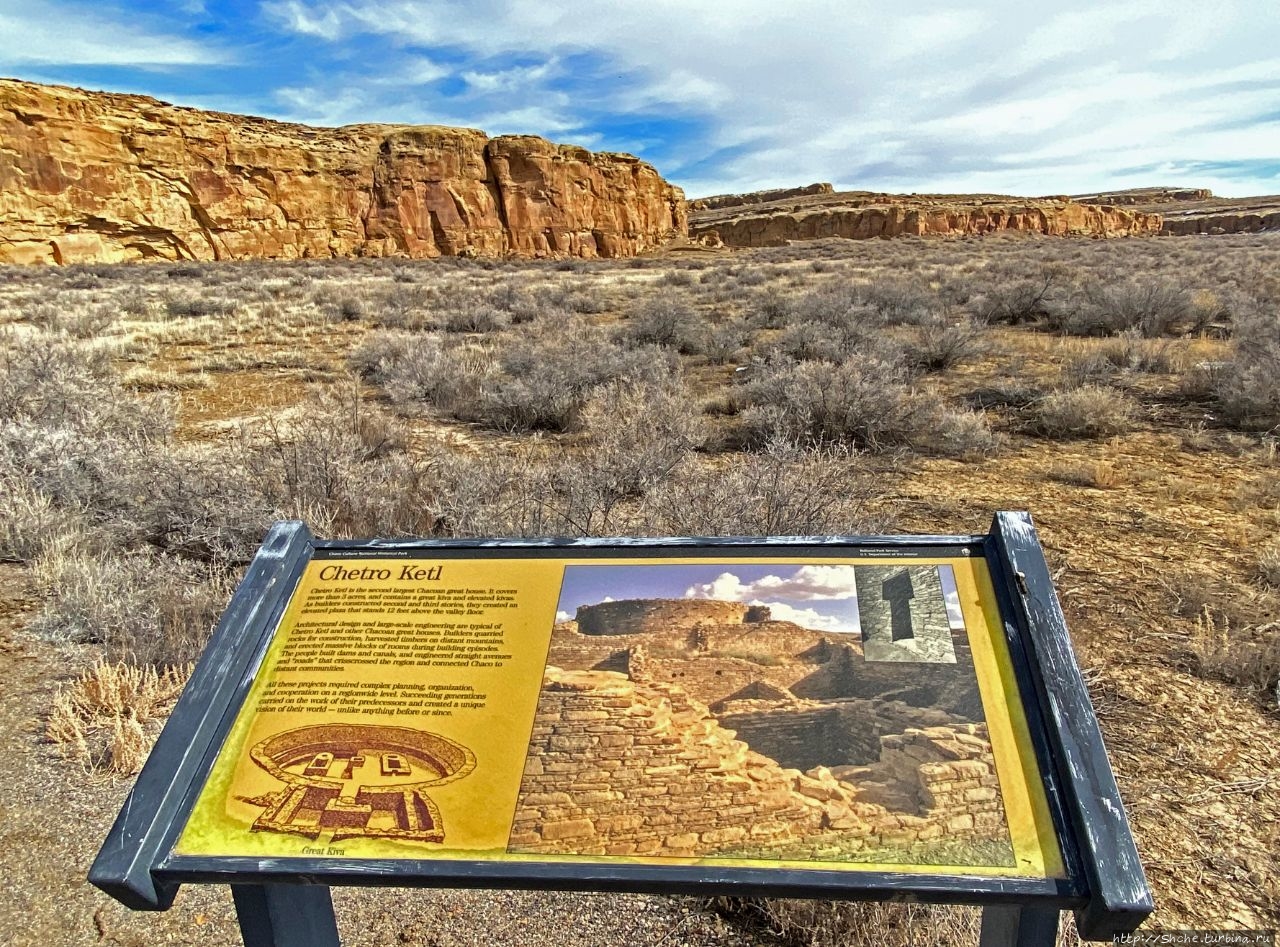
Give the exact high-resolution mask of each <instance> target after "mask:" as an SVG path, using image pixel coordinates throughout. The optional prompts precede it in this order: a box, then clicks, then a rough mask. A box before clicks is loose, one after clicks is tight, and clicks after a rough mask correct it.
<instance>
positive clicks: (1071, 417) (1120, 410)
mask: <svg viewBox="0 0 1280 947" xmlns="http://www.w3.org/2000/svg"><path fill="white" fill-rule="evenodd" d="M1032 411H1033V418H1034V419H1033V422H1032V423H1033V427H1034V429H1035V430H1036V431H1037V432H1038V433H1040V434H1042V435H1044V436H1045V437H1099V436H1102V435H1106V434H1119V433H1121V432H1123V431H1127V430H1129V428H1130V427H1131V426H1132V424H1133V420H1134V415H1135V414H1136V413H1137V410H1136V405H1135V404H1134V402H1133V399H1132V398H1130V397H1129V396H1128V395H1126V394H1124V392H1121V391H1117V390H1116V389H1114V388H1104V387H1102V386H1099V385H1082V386H1080V387H1079V388H1068V389H1066V390H1064V391H1056V392H1053V393H1051V394H1048V395H1045V396H1044V397H1043V398H1041V399H1040V401H1038V402H1037V403H1036V404H1035V406H1034V407H1033V409H1032Z"/></svg>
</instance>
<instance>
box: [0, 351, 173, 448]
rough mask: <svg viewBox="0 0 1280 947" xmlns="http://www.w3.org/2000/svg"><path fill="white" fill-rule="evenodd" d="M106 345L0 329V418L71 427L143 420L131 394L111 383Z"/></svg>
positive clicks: (141, 423)
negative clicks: (1, 330) (135, 407)
mask: <svg viewBox="0 0 1280 947" xmlns="http://www.w3.org/2000/svg"><path fill="white" fill-rule="evenodd" d="M111 356H112V349H111V348H110V347H109V346H107V345H104V344H101V343H97V342H91V341H85V340H79V339H72V338H69V337H66V336H61V335H48V334H44V333H25V332H17V331H14V330H9V331H5V332H3V333H0V421H16V422H28V423H33V424H38V425H44V426H60V427H69V428H74V429H77V430H85V429H89V428H95V427H101V426H103V425H107V426H109V427H110V428H111V430H112V431H113V433H117V434H122V435H123V434H127V433H128V432H130V431H131V430H137V429H140V428H143V427H145V426H146V422H148V421H149V420H150V418H149V417H148V418H139V417H138V416H137V414H136V412H135V410H134V406H135V405H136V401H135V399H133V398H132V397H130V396H129V395H127V394H125V393H124V392H122V391H121V390H120V388H119V386H118V385H117V384H116V380H115V374H114V370H113V368H112V366H111Z"/></svg>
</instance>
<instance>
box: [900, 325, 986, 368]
mask: <svg viewBox="0 0 1280 947" xmlns="http://www.w3.org/2000/svg"><path fill="white" fill-rule="evenodd" d="M989 348H990V344H989V343H988V341H987V338H986V336H985V335H984V334H983V331H982V327H981V326H980V325H979V324H977V323H975V322H974V321H973V320H972V319H967V318H961V319H950V318H947V317H946V316H943V315H940V314H939V315H937V316H935V318H934V319H933V320H932V321H930V322H927V323H925V324H924V325H922V326H921V328H920V330H919V331H917V332H916V333H915V334H914V335H913V336H912V340H911V344H910V346H909V347H908V349H907V358H908V359H909V360H910V362H911V364H912V365H914V366H915V367H916V368H918V369H920V370H921V371H926V372H938V371H942V370H943V369H947V368H950V367H951V366H953V365H956V364H959V363H961V362H964V361H966V360H968V359H971V358H976V357H977V356H979V355H982V354H984V353H985V352H986V351H988V349H989Z"/></svg>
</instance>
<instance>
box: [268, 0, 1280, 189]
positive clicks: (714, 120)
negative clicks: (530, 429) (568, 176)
mask: <svg viewBox="0 0 1280 947" xmlns="http://www.w3.org/2000/svg"><path fill="white" fill-rule="evenodd" d="M267 9H268V10H269V11H270V12H271V14H272V15H273V16H274V17H275V18H276V20H277V22H278V23H280V24H281V25H282V26H284V27H285V28H286V29H289V30H292V31H293V32H296V33H300V34H304V35H307V36H312V37H319V38H323V39H327V40H330V41H332V42H334V43H335V44H338V43H345V42H347V41H348V40H349V39H350V38H351V37H353V36H354V35H356V34H371V35H375V36H378V37H380V38H381V39H382V40H383V41H385V43H386V45H387V46H388V47H389V48H395V49H406V48H411V47H427V48H441V47H447V48H449V49H450V50H453V51H455V52H461V53H462V54H463V55H464V56H466V57H470V61H471V62H474V63H475V65H468V66H467V67H465V68H464V70H463V71H465V72H467V73H468V75H469V81H470V82H471V86H472V92H473V93H474V94H476V95H480V96H485V95H487V96H490V98H491V97H493V96H499V95H500V96H505V97H507V98H508V100H509V101H506V102H503V103H502V104H500V105H499V104H496V103H494V102H493V101H491V100H490V99H485V100H484V101H483V102H480V103H474V104H476V105H477V106H478V107H477V109H476V111H475V113H474V115H473V116H472V117H471V118H470V119H464V121H463V123H464V124H471V125H476V124H480V125H481V127H483V123H482V121H481V119H482V118H484V117H490V116H492V117H495V118H498V119H500V120H503V121H505V122H507V123H508V124H510V125H516V124H519V123H524V122H528V123H535V124H532V125H531V126H530V127H521V128H519V129H517V128H511V129H509V130H521V131H527V132H535V133H536V132H541V133H544V134H563V133H566V132H573V131H574V130H575V129H577V128H584V127H590V116H591V115H592V114H595V115H599V114H614V115H619V116H627V115H631V114H643V115H646V116H648V117H649V118H650V119H655V118H656V120H657V121H659V122H660V121H661V119H662V118H664V117H666V118H681V119H682V120H684V124H685V125H686V126H688V125H690V124H693V125H696V126H697V127H699V128H700V129H701V130H702V131H701V134H700V135H697V136H695V137H692V138H690V139H688V140H682V141H678V142H673V143H666V145H665V147H663V148H660V149H658V148H655V151H659V152H661V153H663V154H664V155H665V160H664V161H663V162H662V164H661V170H663V171H664V173H666V174H667V175H668V176H669V177H672V178H673V179H675V181H676V183H679V184H682V185H684V186H685V187H686V189H687V190H688V191H689V192H690V194H691V195H692V196H697V195H698V194H699V193H705V192H707V191H712V190H728V189H734V190H740V189H746V188H751V187H764V186H777V185H786V184H796V183H806V182H808V181H812V180H829V181H833V182H834V183H836V184H837V185H840V186H845V187H869V188H885V189H896V190H942V191H964V190H997V191H1005V192H1014V193H1019V192H1020V193H1031V194H1035V193H1060V192H1063V191H1068V192H1073V191H1087V190H1093V189H1096V188H1102V187H1108V186H1114V185H1116V184H1117V183H1121V182H1122V181H1123V177H1124V171H1125V169H1127V168H1166V167H1167V168H1172V169H1178V168H1186V169H1189V170H1188V171H1187V172H1186V175H1187V177H1184V176H1183V173H1181V172H1178V171H1176V170H1175V171H1170V172H1169V173H1170V174H1172V175H1174V177H1175V178H1177V180H1168V179H1160V180H1154V179H1145V183H1169V184H1176V183H1198V182H1197V181H1196V180H1195V179H1194V175H1195V171H1194V169H1195V168H1196V167H1198V166H1200V164H1201V163H1205V162H1208V163H1219V162H1230V161H1237V160H1242V159H1244V158H1247V157H1254V158H1257V159H1262V160H1264V161H1266V160H1270V161H1273V162H1274V161H1276V160H1277V159H1280V143H1278V136H1277V134H1276V125H1275V119H1274V115H1275V106H1274V103H1275V102H1276V101H1277V100H1280V76H1277V69H1280V60H1278V59H1277V57H1276V56H1275V54H1274V51H1273V46H1274V42H1275V37H1276V36H1277V35H1280V7H1278V6H1277V5H1275V4H1263V3H1247V2H1244V0H1222V2H1218V3H1215V4H1213V5H1212V6H1211V7H1210V6H1208V5H1205V4H1203V2H1201V0H1131V2H1129V3H1125V4H1111V3H1104V2H1102V0H1070V2H1068V0H1052V2H1045V3H1041V4H1034V5H1026V4H1023V3H1021V2H1015V0H986V2H984V3H982V4H965V3H964V2H963V0H962V2H961V3H959V4H957V3H955V2H953V0H922V2H920V3H917V4H914V5H913V6H912V8H911V12H910V14H906V15H904V12H903V10H902V9H901V8H900V6H899V7H895V6H894V5H886V4H881V3H873V2H871V0H797V2H794V3H789V4H777V3H772V2H769V3H766V2H763V0H741V2H729V0H719V2H705V3H700V4H689V3H686V2H681V0H653V2H648V3H643V4H638V3H626V4H624V3H615V4H607V5H605V6H604V7H602V6H601V5H600V4H599V3H590V4H588V3H586V2H585V0H569V2H564V3H558V4H548V3H545V2H544V0H511V2H506V3H497V2H496V0H475V2H465V3H464V2H461V0H430V2H428V0H388V2H384V0H341V2H337V0H283V2H276V3H274V4H271V5H269V6H268V7H267ZM503 59H505V60H506V61H508V62H513V63H517V64H518V65H517V66H516V67H515V69H514V70H512V69H507V68H505V67H504V66H503V65H502V63H501V62H497V63H496V64H495V62H494V61H495V60H503ZM569 62H574V63H582V62H588V63H590V64H594V68H595V69H596V72H594V73H590V70H588V73H590V74H584V75H582V76H580V77H579V76H575V75H573V74H572V71H571V70H569V71H568V72H566V67H565V65H564V64H565V63H569ZM544 66H545V67H546V69H545V71H542V70H543V67H544ZM553 67H554V68H553ZM1242 73H1248V74H1250V75H1249V77H1247V78H1246V77H1245V76H1243V75H1242ZM520 80H523V81H520ZM606 80H607V81H606ZM343 81H349V79H347V78H344V79H343ZM336 82H337V80H335V83H336ZM566 82H568V83H572V84H571V85H570V86H565V83H566ZM337 88H339V87H338V86H337V85H335V90H336V89H337ZM566 88H570V89H571V94H564V93H565V89H566ZM557 95H558V96H559V97H558V98H557V97H556V96H557ZM468 104H469V103H466V102H465V101H463V102H459V103H457V107H463V108H465V107H467V106H468ZM1267 116H1271V118H1270V119H1268V117H1267ZM717 152H723V156H722V157H721V158H720V159H719V160H716V161H712V162H708V163H705V164H700V162H703V161H704V160H705V159H706V158H708V157H709V156H710V155H712V154H715V153H717ZM1124 183H1129V182H1124ZM1133 183H1137V182H1133ZM1241 186H1243V185H1241Z"/></svg>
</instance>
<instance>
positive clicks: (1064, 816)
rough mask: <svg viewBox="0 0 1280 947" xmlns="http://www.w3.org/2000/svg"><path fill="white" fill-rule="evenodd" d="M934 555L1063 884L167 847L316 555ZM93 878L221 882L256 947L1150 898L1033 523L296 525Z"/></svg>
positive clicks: (1137, 919)
mask: <svg viewBox="0 0 1280 947" xmlns="http://www.w3.org/2000/svg"><path fill="white" fill-rule="evenodd" d="M912 547H931V548H932V547H936V548H939V549H943V550H946V551H948V552H949V553H951V554H955V553H957V552H958V551H959V550H960V549H965V550H968V551H969V554H971V555H973V556H975V557H982V558H983V559H985V561H986V563H987V566H988V569H989V571H990V575H991V578H992V582H993V584H994V586H995V590H996V597H997V602H998V606H999V612H1000V619H1001V622H1002V624H1003V630H1004V636H1005V639H1006V641H1007V644H1008V647H1009V651H1010V656H1011V658H1012V662H1013V667H1014V671H1015V674H1016V676H1017V683H1018V690H1019V696H1020V698H1021V700H1022V702H1023V709H1024V711H1025V714H1026V718H1027V723H1028V726H1029V729H1030V734H1031V739H1032V743H1033V744H1034V749H1035V754H1036V760H1037V764H1038V766H1039V770H1040V775H1041V777H1042V778H1043V783H1044V788H1045V793H1046V798H1047V801H1048V805H1049V810H1050V813H1051V815H1052V818H1053V823H1054V828H1055V830H1056V834H1057V840H1058V844H1059V846H1060V848H1061V852H1062V856H1063V860H1064V864H1065V868H1066V872H1065V875H1066V877H1065V878H1061V879H1054V878H1014V877H989V876H979V875H935V874H924V873H920V874H905V873H893V872H878V871H825V870H817V869H815V870H809V869H804V870H798V869H788V868H778V869H772V868H768V869H765V868H754V867H753V868H747V867H708V866H706V865H696V866H695V865H653V864H612V863H608V862H597V863H571V862H564V861H554V860H548V861H546V862H541V861H478V860H477V861H466V860H441V859H433V860H427V859H421V860H394V861H392V860H370V859H343V858H314V857H289V858H250V857H209V856H200V857H196V856H190V855H181V854H175V852H174V846H175V843H176V841H177V839H178V836H179V834H180V833H181V831H182V829H183V826H184V825H185V824H186V821H187V818H188V816H189V815H190V814H191V810H192V807H193V806H194V805H195V802H196V799H197V798H198V796H199V794H200V792H201V789H202V787H203V786H204V782H205V779H206V778H207V777H208V775H209V772H210V769H211V767H212V765H213V763H214V760H215V758H216V756H217V754H218V751H219V750H220V749H221V747H222V744H223V742H224V740H225V739H226V737H227V734H228V731H229V730H230V728H231V725H232V723H233V721H234V720H235V717H236V714H237V712H238V711H239V709H240V707H241V705H242V704H243V703H244V701H245V698H246V696H247V694H248V692H249V689H250V687H251V685H252V684H253V682H254V679H255V675H256V674H257V672H258V669H259V665H260V663H261V662H262V660H263V656H264V654H265V653H266V650H267V648H268V647H269V645H270V643H271V640H272V637H273V635H274V634H275V631H276V629H277V627H278V625H279V623H280V621H281V618H282V616H283V614H284V610H285V607H286V605H287V603H288V601H289V598H290V596H291V594H292V593H293V591H294V589H295V587H296V586H297V584H298V582H299V580H300V578H301V576H302V574H303V570H304V569H305V568H306V566H307V564H308V562H309V561H310V560H311V557H312V555H313V553H314V552H315V551H317V550H341V551H348V552H351V553H355V552H358V551H360V550H367V551H370V552H374V551H379V552H383V551H387V550H399V551H406V552H414V551H420V552H422V553H423V554H424V555H426V554H429V555H430V556H432V557H446V558H447V557H449V556H455V557H464V556H465V557H468V558H484V557H486V556H487V557H494V558H499V557H501V558H520V557H529V558H535V557H564V556H566V555H572V556H574V557H582V558H591V557H602V558H604V557H609V556H611V555H612V556H618V555H620V554H632V555H635V554H638V553H642V554H643V555H646V556H663V555H672V556H681V557H689V556H698V555H702V554H706V555H709V556H714V555H721V556H725V555H730V554H732V553H733V552H734V551H735V550H736V551H739V552H749V553H753V554H754V553H762V552H767V553H768V554H769V555H772V556H781V557H785V556H790V555H794V556H797V557H802V556H804V555H806V554H807V555H831V554H832V553H843V552H848V553H849V554H850V555H854V554H856V555H862V556H867V555H875V554H876V553H877V552H880V553H881V554H892V551H893V550H899V551H901V550H904V549H907V548H912ZM89 880H90V881H91V882H92V883H93V884H95V885H97V886H98V887H99V888H101V889H102V890H103V891H105V892H106V893H108V894H109V895H111V896H112V897H113V898H115V899H117V900H118V901H120V902H121V903H123V904H125V905H126V906H128V907H130V908H133V909H135V910H166V909H167V908H168V907H169V906H170V905H171V904H172V903H173V899H174V897H175V895H176V893H177V891H178V888H179V887H180V886H181V885H182V884H184V883H197V882H198V883H222V884H230V885H231V886H232V891H233V894H234V899H235V904H236V908H237V912H238V914H239V917H240V924H241V931H242V934H243V936H244V940H245V943H246V945H249V947H260V945H261V947H266V945H270V947H285V945H302V944H308V945H320V947H323V945H337V943H338V938H337V932H336V926H335V924H334V920H333V912H332V905H331V902H330V899H329V886H331V885H355V886H398V887H477V888H484V887H511V888H529V889H557V890H583V891H628V892H641V893H657V894H664V893H680V894H703V895H738V896H763V897H795V898H830V899H840V900H885V901H927V902H938V903H954V904H974V905H982V906H984V907H985V911H984V918H983V934H982V943H983V944H984V945H991V947H995V945H998V944H1009V945H1012V944H1028V945H1029V944H1050V943H1052V942H1053V939H1054V936H1055V935H1056V931H1057V926H1058V912H1059V911H1060V910H1073V911H1075V912H1076V917H1077V926H1078V929H1079V931H1080V934H1081V936H1082V937H1084V938H1085V939H1090V940H1109V939H1111V938H1112V937H1113V936H1114V935H1116V934H1120V933H1126V932H1130V931H1132V930H1134V929H1135V928H1136V927H1137V926H1138V925H1139V924H1141V923H1142V921H1143V920H1144V919H1145V918H1146V917H1147V916H1148V915H1149V914H1150V913H1151V911H1152V899H1151V893H1150V889H1149V887H1148V885H1147V881H1146V878H1145V876H1144V874H1143V871H1142V866H1141V864H1140V862H1139V859H1138V853H1137V849H1136V847H1135V845H1134V841H1133V837H1132V834H1131V832H1130V829H1129V824H1128V821H1127V818H1126V816H1125V812H1124V806H1123V804H1122V802H1121V799H1120V794H1119V790H1118V788H1117V786H1116V782H1115V778H1114V776H1113V774H1112V771H1111V766H1110V763H1109V761H1108V758H1107V754H1106V750H1105V747H1104V745H1103V741H1102V734H1101V731H1100V730H1099V727H1098V722H1097V719H1096V717H1095V715H1094V712H1093V708H1092V706H1091V705H1090V702H1089V697H1088V693H1087V691H1086V688H1085V684H1084V681H1083V679H1082V678H1081V675H1080V671H1079V668H1078V666H1077V664H1076V660H1075V656H1074V653H1073V651H1072V648H1071V643H1070V639H1069V637H1068V633H1067V627H1066V622H1065V619H1064V617H1063V613H1062V609H1061V607H1060V604H1059V602H1058V598H1057V595H1056V594H1055V592H1054V589H1053V585H1052V581H1051V578H1050V575H1049V571H1048V568H1047V565H1046V563H1045V558H1044V554H1043V550H1042V548H1041V546H1040V542H1039V539H1038V537H1037V534H1036V531H1035V527H1034V525H1033V524H1032V521H1031V517H1030V516H1029V515H1028V514H1026V513H1019V512H1002V513H998V514H996V516H995V519H994V521H993V523H992V527H991V531H990V533H988V534H986V535H963V536H844V537H812V536H810V537H781V538H778V537H773V538H716V539H690V538H679V539H575V540H556V539H548V540H535V539H508V540H445V541H439V540H430V541H426V540H396V541H386V540H372V541H360V542H357V541H333V542H328V541H320V540H317V539H315V538H314V537H313V536H312V535H311V534H310V532H309V531H308V530H307V528H306V527H305V526H304V525H303V524H302V523H298V522H284V523H278V524H277V525H276V526H274V527H273V528H272V530H271V531H270V533H269V534H268V536H267V537H266V539H265V540H264V542H263V544H262V546H261V548H260V549H259V551H258V553H257V555H256V556H255V558H254V559H253V561H252V563H251V564H250V566H249V568H248V570H247V572H246V574H245V577H244V579H243V581H242V582H241V583H240V586H239V588H238V589H237V591H236V593H235V595H234V596H233V598H232V599H231V602H230V604H229V605H228V608H227V610H226V613H225V614H224V616H223V618H222V620H221V621H220V622H219V624H218V627H217V629H216V630H215V632H214V635H213V637H212V639H211V641H210V643H209V646H208V647H207V649H206V651H205V653H204V655H203V656H202V658H201V660H200V662H199V663H198V665H197V667H196V670H195V673H194V674H193V676H192V678H191V681H190V683H189V684H188V686H187V688H186V690H185V692H184V693H183V695H182V697H181V699H180V700H179V702H178V704H177V706H176V708H175V709H174V712H173V714H172V716H171V717H170V719H169V721H168V724H167V725H166V727H165V728H164V731H163V733H162V734H161V735H160V738H159V740H158V741H157V743H156V746H155V749H154V750H153V751H152V753H151V756H150V758H149V759H148V760H147V763H146V765H145V766H144V767H143V770H142V772H141V774H140V775H139V776H138V779H137V783H136V785H135V786H134V789H133V791H132V793H131V794H130V796H129V798H128V800H127V801H126V803H125V805H124V807H123V809H122V811H121V812H120V814H119V816H118V817H117V819H116V822H115V824H114V826H113V827H112V829H111V832H110V834H109V835H108V837H107V839H106V841H105V843H104V844H103V846H102V849H101V851H100V852H99V854H98V857H97V860H96V861H95V862H94V864H93V867H92V869H91V871H90V874H89Z"/></svg>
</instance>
